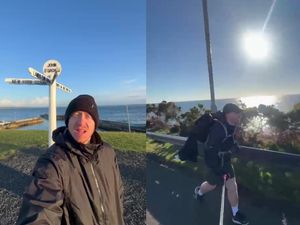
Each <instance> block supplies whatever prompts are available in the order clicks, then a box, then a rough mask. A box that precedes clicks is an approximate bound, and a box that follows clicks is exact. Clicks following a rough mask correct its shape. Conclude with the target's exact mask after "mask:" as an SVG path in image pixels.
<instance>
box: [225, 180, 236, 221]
mask: <svg viewBox="0 0 300 225" xmlns="http://www.w3.org/2000/svg"><path fill="white" fill-rule="evenodd" d="M225 185H226V188H227V197H228V201H229V203H230V205H231V208H232V214H233V216H235V214H236V213H237V211H238V205H239V195H238V190H237V184H236V180H235V177H233V178H230V179H228V180H227V181H226V183H225Z"/></svg>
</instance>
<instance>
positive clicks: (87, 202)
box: [16, 95, 124, 225]
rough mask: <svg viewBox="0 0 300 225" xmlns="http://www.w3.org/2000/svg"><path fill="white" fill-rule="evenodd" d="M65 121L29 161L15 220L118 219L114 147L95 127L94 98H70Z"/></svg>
mask: <svg viewBox="0 0 300 225" xmlns="http://www.w3.org/2000/svg"><path fill="white" fill-rule="evenodd" d="M65 123H66V126H64V127H60V128H58V129H56V130H55V131H54V132H53V140H54V142H55V143H54V144H53V145H52V146H51V147H50V148H49V149H48V150H47V152H46V153H45V154H43V155H42V156H41V157H40V158H39V159H38V161H37V163H36V165H35V168H34V170H33V173H32V176H33V180H32V182H31V183H30V185H29V186H28V188H27V189H26V191H25V193H24V195H23V203H22V206H21V209H20V213H19V217H18V220H17V223H16V224H17V225H21V224H31V225H33V224H53V225H54V224H57V225H60V224H66V225H71V224H72V225H76V224H98V225H103V224H105V225H124V220H123V185H122V180H121V176H120V172H119V167H118V164H117V160H116V155H115V152H114V150H113V149H112V148H111V146H110V145H109V144H107V143H105V142H103V141H102V140H101V137H100V135H99V134H98V133H97V132H96V129H97V127H98V126H99V114H98V107H97V104H96V102H95V100H94V98H93V97H92V96H90V95H79V96H78V97H76V98H75V99H73V100H72V101H71V102H70V104H69V105H68V107H67V109H66V112H65Z"/></svg>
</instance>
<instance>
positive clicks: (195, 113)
mask: <svg viewBox="0 0 300 225" xmlns="http://www.w3.org/2000/svg"><path fill="white" fill-rule="evenodd" d="M205 112H206V110H205V108H204V107H203V105H202V104H198V105H197V107H196V106H194V107H193V108H191V109H190V111H188V112H185V113H183V114H181V116H180V136H188V135H189V132H190V130H191V128H192V126H193V125H194V123H195V121H196V120H197V119H198V118H199V117H200V116H202V115H203V114H204V113H205Z"/></svg>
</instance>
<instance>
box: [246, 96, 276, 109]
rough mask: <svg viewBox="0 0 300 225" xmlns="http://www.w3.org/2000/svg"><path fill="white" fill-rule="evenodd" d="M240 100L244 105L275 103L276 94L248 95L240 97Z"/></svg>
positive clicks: (254, 105) (256, 105)
mask: <svg viewBox="0 0 300 225" xmlns="http://www.w3.org/2000/svg"><path fill="white" fill-rule="evenodd" d="M241 102H242V103H245V104H246V107H258V106H259V105H260V104H263V105H276V103H277V98H276V96H249V97H241Z"/></svg>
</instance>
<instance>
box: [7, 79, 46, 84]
mask: <svg viewBox="0 0 300 225" xmlns="http://www.w3.org/2000/svg"><path fill="white" fill-rule="evenodd" d="M5 82H6V83H9V84H29V85H48V83H47V82H45V81H42V80H37V79H19V78H6V79H5Z"/></svg>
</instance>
